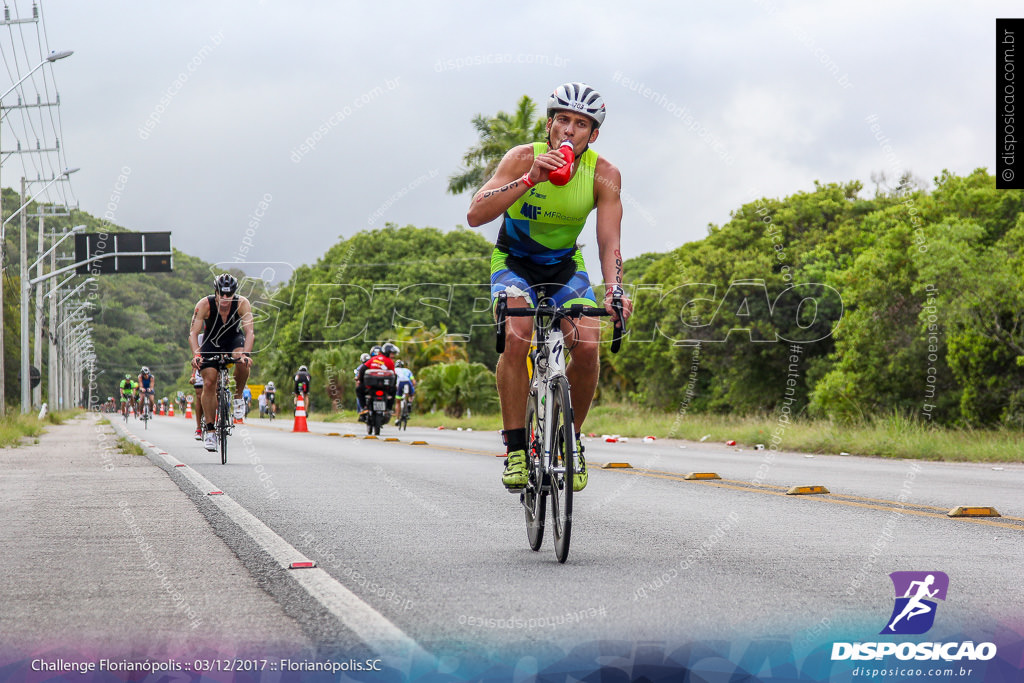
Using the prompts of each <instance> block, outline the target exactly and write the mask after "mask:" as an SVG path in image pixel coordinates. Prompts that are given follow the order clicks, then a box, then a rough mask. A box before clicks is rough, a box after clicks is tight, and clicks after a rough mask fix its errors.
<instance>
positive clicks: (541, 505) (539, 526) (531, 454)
mask: <svg viewBox="0 0 1024 683" xmlns="http://www.w3.org/2000/svg"><path fill="white" fill-rule="evenodd" d="M526 439H527V441H526V466H527V468H528V470H529V477H530V478H529V481H528V482H527V484H526V490H525V491H523V498H522V503H523V507H524V508H525V509H526V537H527V538H528V539H529V541H530V550H535V551H536V550H540V546H541V544H542V543H543V542H544V516H545V512H546V511H547V502H548V501H547V498H548V496H547V494H546V493H544V491H543V488H542V485H543V479H544V472H543V470H542V469H541V467H540V455H541V451H542V449H541V444H542V443H543V442H544V427H543V425H542V424H541V422H540V420H539V417H538V415H537V394H536V393H532V392H531V393H530V398H529V400H528V401H527V404H526Z"/></svg>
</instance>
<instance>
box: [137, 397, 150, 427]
mask: <svg viewBox="0 0 1024 683" xmlns="http://www.w3.org/2000/svg"><path fill="white" fill-rule="evenodd" d="M151 417H153V414H152V410H151V409H150V407H149V399H147V398H146V397H145V396H143V397H142V415H140V416H139V418H140V419H141V420H142V426H143V427H144V428H145V429H149V420H150V418H151Z"/></svg>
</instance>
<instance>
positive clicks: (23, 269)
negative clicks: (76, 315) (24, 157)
mask: <svg viewBox="0 0 1024 683" xmlns="http://www.w3.org/2000/svg"><path fill="white" fill-rule="evenodd" d="M26 188H27V182H26V180H25V176H22V177H21V235H20V236H19V240H18V244H19V246H20V247H21V248H20V249H19V250H18V251H20V252H21V253H20V254H18V256H19V257H20V258H19V262H20V267H19V269H18V273H20V274H21V277H20V280H21V349H22V354H21V412H22V413H27V412H28V406H29V402H30V399H31V392H30V383H31V381H32V380H31V379H30V378H29V369H28V354H27V350H28V281H29V279H31V276H30V275H29V273H28V214H27V213H25V204H27V203H28V201H27V200H26V199H25V197H26V196H27V189H26Z"/></svg>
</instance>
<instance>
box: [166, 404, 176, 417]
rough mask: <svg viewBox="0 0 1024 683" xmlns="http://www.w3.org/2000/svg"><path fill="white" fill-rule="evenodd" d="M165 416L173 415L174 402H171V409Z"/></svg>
mask: <svg viewBox="0 0 1024 683" xmlns="http://www.w3.org/2000/svg"><path fill="white" fill-rule="evenodd" d="M167 416H168V417H174V404H173V403H172V404H171V411H170V412H169V413H167Z"/></svg>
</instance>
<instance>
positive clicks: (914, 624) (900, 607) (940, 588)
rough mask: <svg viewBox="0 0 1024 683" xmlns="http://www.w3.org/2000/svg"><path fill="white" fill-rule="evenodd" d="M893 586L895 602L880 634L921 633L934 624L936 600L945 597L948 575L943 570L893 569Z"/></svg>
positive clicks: (890, 575) (947, 588) (891, 576)
mask: <svg viewBox="0 0 1024 683" xmlns="http://www.w3.org/2000/svg"><path fill="white" fill-rule="evenodd" d="M889 578H890V579H892V585H893V588H895V589H896V605H895V607H893V609H892V615H891V616H890V617H889V622H888V624H887V625H886V627H885V628H883V629H882V630H881V631H880V633H881V634H883V635H886V634H892V633H898V634H900V635H920V634H922V633H927V632H928V630H929V629H931V627H932V624H934V623H935V609H936V606H937V605H938V603H937V602H936V600H945V599H946V591H947V590H949V576H947V575H946V574H945V573H944V572H893V573H892V574H889Z"/></svg>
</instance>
